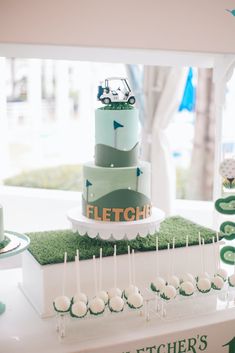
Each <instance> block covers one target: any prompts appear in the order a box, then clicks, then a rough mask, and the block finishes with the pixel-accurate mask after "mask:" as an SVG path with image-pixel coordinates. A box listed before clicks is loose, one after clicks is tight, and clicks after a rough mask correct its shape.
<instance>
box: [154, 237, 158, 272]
mask: <svg viewBox="0 0 235 353" xmlns="http://www.w3.org/2000/svg"><path fill="white" fill-rule="evenodd" d="M155 261H156V277H158V276H159V253H158V236H156V251H155Z"/></svg>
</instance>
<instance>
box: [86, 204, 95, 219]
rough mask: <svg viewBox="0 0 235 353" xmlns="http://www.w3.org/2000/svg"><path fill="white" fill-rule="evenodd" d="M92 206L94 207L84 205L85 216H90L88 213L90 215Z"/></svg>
mask: <svg viewBox="0 0 235 353" xmlns="http://www.w3.org/2000/svg"><path fill="white" fill-rule="evenodd" d="M93 208H94V206H92V205H87V206H86V216H87V218H91V217H90V215H92V211H93Z"/></svg>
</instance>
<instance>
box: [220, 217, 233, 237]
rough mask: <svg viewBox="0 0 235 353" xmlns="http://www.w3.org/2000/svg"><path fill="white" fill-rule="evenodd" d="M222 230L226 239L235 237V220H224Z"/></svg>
mask: <svg viewBox="0 0 235 353" xmlns="http://www.w3.org/2000/svg"><path fill="white" fill-rule="evenodd" d="M220 231H221V233H222V234H223V236H224V238H225V239H226V240H233V239H235V223H234V222H229V221H226V222H223V223H222V224H221V226H220Z"/></svg>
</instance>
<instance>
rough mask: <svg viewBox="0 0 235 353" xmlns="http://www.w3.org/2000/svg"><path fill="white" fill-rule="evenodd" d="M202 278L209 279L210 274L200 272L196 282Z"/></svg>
mask: <svg viewBox="0 0 235 353" xmlns="http://www.w3.org/2000/svg"><path fill="white" fill-rule="evenodd" d="M204 278H207V279H210V275H209V273H208V272H203V273H200V274H199V275H198V276H197V277H196V281H197V282H198V281H199V280H200V279H204Z"/></svg>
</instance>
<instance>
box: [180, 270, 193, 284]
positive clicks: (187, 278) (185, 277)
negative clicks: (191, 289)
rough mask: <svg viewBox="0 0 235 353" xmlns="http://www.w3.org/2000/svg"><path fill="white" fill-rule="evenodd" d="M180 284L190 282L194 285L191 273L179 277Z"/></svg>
mask: <svg viewBox="0 0 235 353" xmlns="http://www.w3.org/2000/svg"><path fill="white" fill-rule="evenodd" d="M180 280H181V282H182V283H183V282H191V283H192V284H193V285H195V284H196V280H195V278H194V276H193V275H192V273H189V272H187V273H184V274H183V275H182V276H181V279H180Z"/></svg>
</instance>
